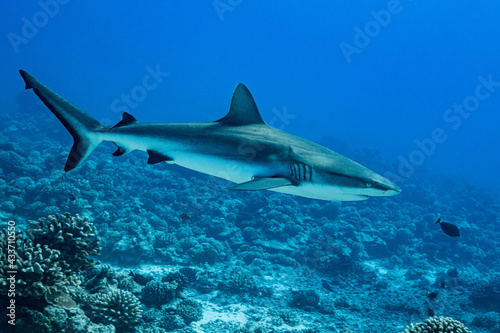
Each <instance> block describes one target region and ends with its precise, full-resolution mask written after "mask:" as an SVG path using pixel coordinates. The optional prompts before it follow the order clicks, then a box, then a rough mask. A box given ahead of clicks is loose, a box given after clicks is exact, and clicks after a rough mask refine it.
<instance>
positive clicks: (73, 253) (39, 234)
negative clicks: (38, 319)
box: [0, 214, 99, 298]
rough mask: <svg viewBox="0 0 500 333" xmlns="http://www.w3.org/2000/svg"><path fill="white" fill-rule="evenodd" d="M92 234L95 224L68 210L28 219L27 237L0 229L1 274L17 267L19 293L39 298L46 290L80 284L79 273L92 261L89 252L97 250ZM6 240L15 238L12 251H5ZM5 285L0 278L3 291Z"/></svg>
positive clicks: (95, 240) (7, 242)
mask: <svg viewBox="0 0 500 333" xmlns="http://www.w3.org/2000/svg"><path fill="white" fill-rule="evenodd" d="M95 234H96V229H95V227H94V226H93V225H92V224H91V223H90V222H88V221H87V219H86V218H81V217H78V216H77V217H71V216H70V215H69V214H65V215H56V216H49V217H48V218H47V219H45V218H41V219H40V220H38V221H37V222H33V221H30V228H28V229H27V230H26V235H27V237H26V236H24V235H23V234H22V233H21V232H17V233H16V234H15V235H12V234H8V233H7V231H6V230H3V231H2V233H1V234H0V259H1V264H0V274H1V276H2V277H7V273H6V272H7V271H8V270H15V269H17V271H18V272H19V274H18V275H17V281H16V294H17V295H18V296H22V297H33V298H41V297H42V296H43V295H44V294H45V293H49V294H51V293H54V292H57V291H60V292H67V291H68V290H67V287H69V286H76V285H79V283H80V281H79V279H78V277H77V274H78V273H80V272H82V271H84V270H90V269H92V268H93V267H94V265H95V262H94V261H93V260H92V259H90V258H89V255H98V254H99V239H98V238H97V237H95ZM9 236H10V238H11V239H10V240H9ZM14 236H15V240H14ZM9 241H10V242H11V245H13V243H12V242H14V241H15V246H12V248H13V250H12V251H11V252H12V253H9V252H8V250H9V249H8V244H9ZM14 249H15V250H14ZM8 255H11V256H13V257H15V260H11V261H10V262H9V261H8V259H12V257H9V256H8ZM9 264H12V265H13V267H9V266H8V265H9ZM8 288H9V286H8V281H6V280H5V279H2V280H0V290H1V291H2V292H5V291H7V290H8Z"/></svg>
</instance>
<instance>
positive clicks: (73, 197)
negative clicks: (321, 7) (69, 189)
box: [68, 194, 78, 202]
mask: <svg viewBox="0 0 500 333" xmlns="http://www.w3.org/2000/svg"><path fill="white" fill-rule="evenodd" d="M76 199H78V198H77V197H75V196H74V195H73V194H70V195H68V200H69V201H70V202H73V201H75V200H76Z"/></svg>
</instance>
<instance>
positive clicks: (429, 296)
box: [427, 291, 438, 300]
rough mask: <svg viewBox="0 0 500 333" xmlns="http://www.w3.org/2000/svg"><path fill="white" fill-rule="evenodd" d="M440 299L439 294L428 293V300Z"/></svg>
mask: <svg viewBox="0 0 500 333" xmlns="http://www.w3.org/2000/svg"><path fill="white" fill-rule="evenodd" d="M437 297H438V293H437V292H434V291H433V292H428V293H427V298H428V299H430V300H434V299H436V298H437Z"/></svg>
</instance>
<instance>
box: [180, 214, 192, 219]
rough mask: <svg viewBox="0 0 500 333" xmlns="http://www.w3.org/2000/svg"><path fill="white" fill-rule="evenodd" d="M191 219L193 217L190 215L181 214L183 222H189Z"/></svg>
mask: <svg viewBox="0 0 500 333" xmlns="http://www.w3.org/2000/svg"><path fill="white" fill-rule="evenodd" d="M190 218H191V215H188V214H186V213H182V214H181V219H182V220H183V221H187V220H189V219H190Z"/></svg>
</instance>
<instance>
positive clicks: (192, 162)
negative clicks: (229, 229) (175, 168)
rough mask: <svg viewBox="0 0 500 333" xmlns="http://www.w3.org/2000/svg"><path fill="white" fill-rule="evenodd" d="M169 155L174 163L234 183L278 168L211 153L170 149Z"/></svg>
mask: <svg viewBox="0 0 500 333" xmlns="http://www.w3.org/2000/svg"><path fill="white" fill-rule="evenodd" d="M169 156H171V157H172V158H173V159H174V163H175V164H177V165H180V166H182V167H185V168H188V169H191V170H195V171H198V172H202V173H206V174H209V175H212V176H215V177H219V178H223V179H226V180H229V181H232V182H234V183H243V182H247V181H249V180H251V179H252V177H254V176H259V177H270V176H274V175H276V174H277V173H278V172H279V170H277V169H275V168H272V167H269V164H268V165H266V164H263V163H262V164H260V163H252V162H247V161H241V160H231V159H223V158H219V157H217V156H213V155H205V154H197V153H191V152H190V153H187V152H181V151H177V152H175V151H174V152H172V151H171V152H169Z"/></svg>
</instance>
